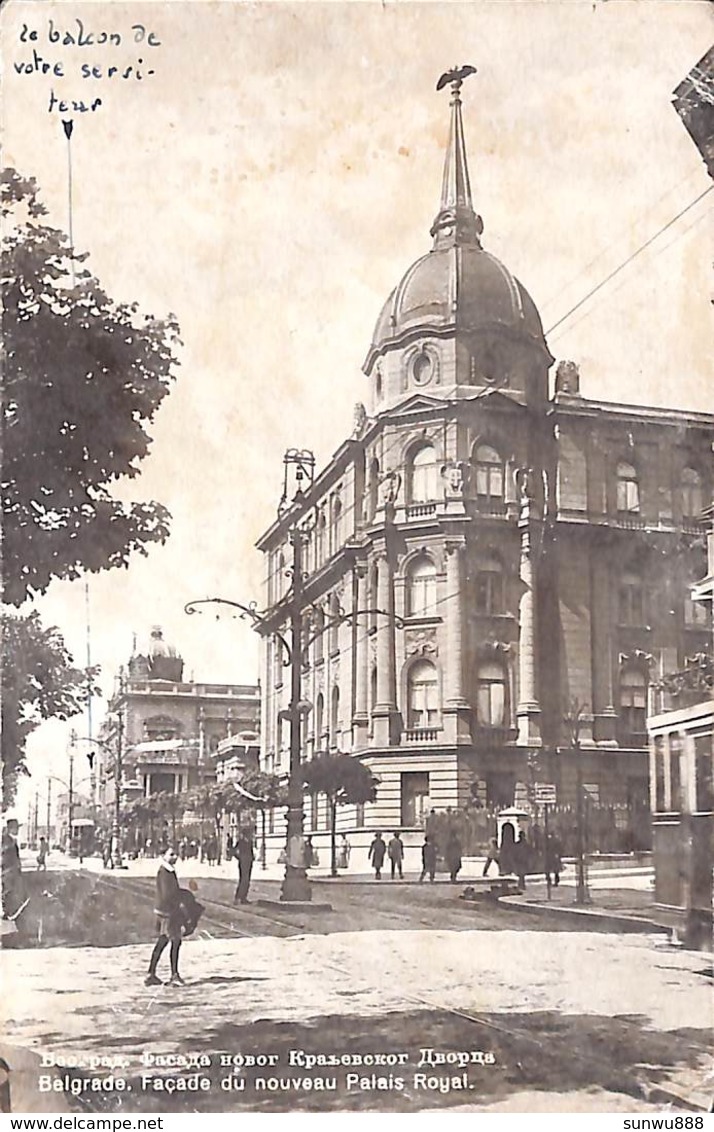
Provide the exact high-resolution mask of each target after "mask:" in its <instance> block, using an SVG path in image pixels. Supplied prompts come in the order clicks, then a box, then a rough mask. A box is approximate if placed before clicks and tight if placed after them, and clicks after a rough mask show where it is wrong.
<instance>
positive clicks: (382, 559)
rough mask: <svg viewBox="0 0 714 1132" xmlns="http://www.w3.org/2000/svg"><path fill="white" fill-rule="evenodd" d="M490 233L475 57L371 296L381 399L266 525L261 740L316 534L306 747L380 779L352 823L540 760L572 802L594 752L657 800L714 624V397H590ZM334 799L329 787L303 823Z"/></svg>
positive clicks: (489, 786) (457, 803)
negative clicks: (671, 721)
mask: <svg viewBox="0 0 714 1132" xmlns="http://www.w3.org/2000/svg"><path fill="white" fill-rule="evenodd" d="M482 233H483V222H482V220H481V218H480V216H478V214H477V213H476V210H475V208H474V206H473V201H472V194H471V187H470V181H469V173H468V165H467V155H466V146H465V142H464V134H463V124H462V106H461V99H460V83H459V81H458V80H457V81H455V82H454V83H453V84H452V101H451V133H450V139H449V144H448V149H447V153H446V158H445V168H444V178H443V185H442V192H441V200H440V203H439V208H438V211H437V215H436V218H435V220H434V223H433V225H432V227H431V232H430V235H431V237H432V247H431V250H430V251H428V252H427V253H426V254H425V255H424V256H422V257H421V258H420V259H419V260H417V262H416V263H414V264H412V265H411V266H410V267H409V269H408V270H407V271H406V273H405V274H404V275H403V276H402V278H401V280H400V282H399V283H398V285H397V286H396V287H395V289H394V291H392V293H391V294H390V296H389V297H388V299H387V302H386V304H385V306H384V308H383V310H382V312H381V314H380V316H379V318H378V320H377V324H376V328H375V331H374V335H373V339H372V342H371V344H370V347H369V350H368V352H367V357H366V360H365V363H364V366H363V369H364V373H365V376H366V381H367V385H368V387H369V409H368V410H367V409H365V408H364V407H363V406H361V405H360V406H357V409H356V413H355V428H354V432H353V434H352V436H351V437H350V438H349V439H347V440H346V441H345V442H344V443H343V444H342V445H341V447H340V448H339V449H338V450H337V452H336V453H335V455H334V457H333V459H332V460H331V461H330V463H329V465H328V467H326V468H325V469H324V471H323V472H322V473H321V474H320V475H319V476H318V477H317V478H316V480H315V481H314V483H312V484H311V485H310V486H309V487H308V488H304V490H303V491H301V492H300V494H299V495H298V496H297V497H296V500H295V502H294V503H293V504H292V506H290V507H288V508H287V509H283V511H282V513H281V515H280V516H279V518H278V519H277V521H276V522H275V523H273V524H272V526H271V527H270V528H269V529H268V530H267V531H266V532H265V534H264V535H263V536H262V538H261V539H260V540H259V542H258V547H259V549H260V550H261V551H262V552H263V554H264V555H265V557H266V560H267V571H266V576H267V594H266V603H267V605H268V607H269V609H270V611H271V612H270V616H269V620H268V628H269V629H270V630H272V633H273V635H272V636H268V637H267V638H266V642H265V654H264V670H263V688H264V697H263V707H262V711H263V721H262V765H263V768H264V769H265V770H267V771H273V772H277V773H284V772H287V770H288V765H289V752H288V726H287V724H286V723H285V722H284V720H285V712H286V709H287V707H288V703H289V699H290V687H289V684H290V675H289V674H290V669H289V668H286V667H285V663H284V660H285V655H284V649H283V647H282V645H281V643H280V640H279V638H278V636H277V635H275V634H278V633H284V632H285V631H286V627H287V624H288V620H287V619H288V599H289V587H290V578H289V576H288V570H289V567H290V565H291V562H292V559H293V550H292V545H291V538H293V539H294V538H295V537H298V538H299V539H300V541H301V546H302V553H303V570H304V576H305V583H304V585H305V606H304V619H305V633H304V647H303V650H302V654H303V655H302V658H301V665H302V672H301V678H302V685H301V698H302V700H303V701H304V704H305V706H306V710H305V712H304V713H303V720H304V722H303V735H302V756H303V758H306V759H309V758H311V757H313V756H314V755H315V754H316V753H319V752H323V751H328V750H330V751H341V752H347V753H349V754H351V755H353V756H354V757H355V758H358V759H360V760H362V761H363V762H364V763H365V764H366V765H367V766H368V767H369V768H370V769H371V770H372V771H373V773H374V774H375V775H376V776H377V778H378V779H379V789H378V798H377V801H376V803H374V804H373V805H368V806H366V807H364V808H359V807H352V808H350V807H345V808H343V809H342V811H341V813H340V817H339V822H340V828H342V829H345V830H353V831H354V830H374V829H377V828H380V829H392V828H395V829H396V828H401V829H407V830H408V829H410V828H421V827H422V823H423V820H424V817H425V814H426V813H427V812H428V811H430V810H432V809H435V810H437V811H439V810H444V809H446V808H448V807H452V808H456V807H463V806H465V805H467V804H477V805H481V806H496V807H498V806H507V805H512V804H514V803H523V802H524V801H525V800H526V798H527V795H528V791H529V789H530V787H531V786H532V785H533V782H534V781H535V780H540V781H548V782H555V783H556V786H557V788H558V796H559V800H562V801H564V802H572V801H573V800H574V797H575V783H576V778H577V775H576V759H579V760H580V770H581V773H582V778H583V781H584V782H585V783H586V784H587V788H588V791H589V793H590V796H591V797H592V798H593V799H595V800H597V801H600V802H602V803H609V802H621V803H626V802H628V801H631V802H639V803H641V804H642V805H643V806H645V807H646V805H647V798H648V754H647V733H646V732H647V729H646V704H647V695H648V688H649V686H650V685H651V684H652V682H653V680H654V679H655V678H656V677H657V676H658V675H659V674H661V672H663V671H665V670H667V669H671V668H673V667H677V666H678V665H679V666H681V664H682V663H683V661H684V658H685V657H686V656H688V655H690V654H692V653H694V652H698V651H702V650H704V649H705V648H707V647H708V642H709V639H710V628H709V625H710V614H709V612H708V611H707V610H706V609H705V608H703V607H701V606H699V605H697V604H696V603H695V602H693V601H692V600H691V596H690V592H689V588H688V587H689V583H691V582H692V581H696V580H697V579H698V578H700V577H702V576H703V574H704V573H705V558H706V555H705V549H704V542H703V535H702V524H701V520H700V518H699V516H700V513H701V511H702V504H703V500H704V499H706V498H707V497H708V496H709V495H710V494H711V490H712V470H713V469H712V440H713V439H714V417H712V416H710V415H707V414H702V413H690V412H682V411H678V410H676V409H658V408H651V407H646V406H636V405H627V404H613V403H605V402H601V401H593V400H589V399H587V398H586V397H585V396H583V394H582V392H581V389H580V375H579V372H578V368H577V366H576V365H574V364H573V363H571V362H561V363H560V364H559V365H557V367H556V368H555V375H554V380H553V381H552V382H551V380H550V378H549V373H550V370H551V367H553V365H554V359H553V357H552V356H551V354H550V351H549V349H548V345H547V342H546V340H545V336H544V333H543V328H542V324H541V320H540V317H539V314H538V311H537V309H536V306H535V304H534V302H533V300H532V299H531V297H530V296H529V294H528V292H527V291H526V290H525V288H524V287H523V285H522V284H521V283H520V282H519V281H518V280H517V279H516V278H515V276H514V275H512V274H511V272H510V271H509V270H508V269H507V268H506V267H505V266H504V265H503V264H501V263H500V262H499V261H498V260H497V259H496V258H495V257H494V256H492V255H491V254H490V253H489V252H488V251H486V250H485V249H484V247H483V246H482ZM551 385H552V393H551V391H550V389H551ZM295 532H297V534H295ZM345 614H347V615H349V617H348V618H347V619H345V617H344V615H345ZM574 716H577V719H578V735H577V742H576V743H575V744H574V743H573V739H572V736H573V729H572V719H573V717H574ZM325 823H326V814H325V812H324V810H323V809H322V808H321V804H320V802H319V801H318V802H313V803H312V806H311V810H310V812H309V813H308V815H307V820H306V826H307V828H308V830H310V831H315V830H320V829H324V828H326V826H325Z"/></svg>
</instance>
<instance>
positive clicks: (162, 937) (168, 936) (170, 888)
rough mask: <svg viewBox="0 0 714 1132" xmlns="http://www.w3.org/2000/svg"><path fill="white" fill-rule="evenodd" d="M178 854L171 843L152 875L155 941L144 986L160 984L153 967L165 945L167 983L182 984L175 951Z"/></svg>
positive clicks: (179, 934)
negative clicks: (169, 968) (168, 974)
mask: <svg viewBox="0 0 714 1132" xmlns="http://www.w3.org/2000/svg"><path fill="white" fill-rule="evenodd" d="M177 860H178V854H177V853H176V850H175V849H174V848H173V846H169V848H168V849H167V850H166V852H165V853H164V855H163V857H162V858H161V863H160V865H159V871H158V873H157V874H156V907H155V909H154V911H155V912H156V933H157V940H156V943H155V944H154V950H153V951H152V953H151V959H150V960H149V971H148V974H147V976H146V978H145V979H144V984H145V986H147V987H156V986H161V985H162V980H161V979H160V978H159V977H158V975H157V974H156V968H157V965H158V962H159V959H160V958H161V956H162V954H163V952H164V950H165V948H166V946H167V944H170V945H171V947H170V951H169V959H170V964H171V978H170V979H169V986H183V985H184V981H183V979H182V978H181V976H180V974H179V951H180V950H181V940H182V932H181V889H180V887H179V882H178V877H177V875H176V861H177Z"/></svg>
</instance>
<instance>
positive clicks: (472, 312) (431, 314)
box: [372, 244, 545, 350]
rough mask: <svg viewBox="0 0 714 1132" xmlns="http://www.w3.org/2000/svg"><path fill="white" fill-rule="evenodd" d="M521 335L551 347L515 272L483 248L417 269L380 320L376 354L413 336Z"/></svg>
mask: <svg viewBox="0 0 714 1132" xmlns="http://www.w3.org/2000/svg"><path fill="white" fill-rule="evenodd" d="M447 327H448V328H450V327H453V328H455V329H458V330H464V331H471V330H485V329H488V328H496V329H502V328H505V329H507V330H511V331H516V332H517V333H519V334H521V335H523V334H526V335H529V336H530V337H531V338H533V339H535V340H536V341H537V342H538V343H542V344H543V345H544V344H545V342H544V337H543V326H542V323H541V320H540V316H539V314H538V311H537V309H536V306H535V303H534V302H533V300H532V299H531V297H530V295H529V294H528V292H527V291H526V289H525V287H523V286H522V285H521V284H520V283H519V282H518V280H517V279H516V278H515V277H514V276H513V275H511V273H510V271H509V270H508V269H507V268H506V267H504V266H503V264H502V263H501V262H500V261H499V260H497V259H496V257H495V256H492V255H490V253H489V252H486V251H484V250H483V249H482V248H481V247H478V246H475V247H474V246H471V247H469V246H463V245H458V244H457V245H454V246H452V247H446V248H441V249H434V250H433V251H430V252H428V253H427V254H426V255H424V256H422V257H421V259H418V260H417V261H416V263H414V264H412V266H411V267H410V268H409V270H408V271H407V272H406V274H405V275H404V276H403V278H402V280H401V282H400V283H399V285H398V286H397V287H396V288H395V289H394V291H392V293H391V295H390V296H389V298H388V299H387V302H386V303H385V305H384V307H383V308H382V312H381V314H380V316H379V318H378V320H377V325H376V327H375V330H374V335H373V338H372V349H377V350H378V349H380V348H381V347H382V346H384V345H386V344H387V343H388V342H394V341H395V340H398V339H400V338H401V337H402V335H405V334H408V333H409V332H410V331H411V330H414V329H417V328H418V329H419V330H421V329H422V328H423V329H425V330H429V329H434V330H437V331H438V330H441V329H444V328H447Z"/></svg>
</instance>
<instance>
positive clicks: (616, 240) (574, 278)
mask: <svg viewBox="0 0 714 1132" xmlns="http://www.w3.org/2000/svg"><path fill="white" fill-rule="evenodd" d="M699 175H700V170H699V169H693V170H691V171H690V172H689V173H687V174H686V175H685V176H684V177H682V178H681V180H679V181H677V183H676V184H675V185H671V186H670V187H669V188H668V189H666V190H665V191H664V192H663V193H662V195H661V196H659V197H657V199H656V200H655V201H653V203H652V204H651V205H650V206H649V208H647V209H645V211H644V212H642V213H640V215H639V216H638V220H639V221H642V220H644V218H645V217H647V216H649V215H650V213H652V212H654V210H655V208H657V205H659V204H661V203H662V201H663V200H665V199H666V198H667V197H668V196H671V194H672V193H673V192H675V191H676V190H677V189H679V188H681V186H682V185H683V184H685V183H686V182H687V181H691V180H692V178H693V177H695V176H699ZM626 231H627V229H626V228H624V227H623V228H619V229H618V231H617V234H616V235H615V236H613V238H612V239H611V240H609V241H608V243H607V244H605V247H604V248H602V249H601V250H600V251H599V252H598V253H597V255H596V256H594V257H593V259H591V260H589V261H588V263H586V264H585V266H584V267H581V268H580V270H579V271H578V273H577V274H576V275H574V276H572V278H571V279H570V280H569V281H568V282H567V283H565V284H564V285H563V286H562V287H559V288H558V290H557V291H554V292H553V293H552V294H551V295H549V296H548V298H547V299H545V300H544V301H543V303H542V304H541V309H545V308H546V307H549V306H551V305H552V304H553V303H554V302H555V301H556V299H559V298H560V296H561V295H563V294H564V293H565V292H566V291H569V290H570V288H571V287H572V286H573V284H574V283H577V282H578V280H579V279H582V277H583V276H584V275H587V273H588V271H590V269H591V268H592V267H594V266H595V264H596V263H598V262H599V260H601V259H602V257H603V256H604V255H606V254H607V252H609V251H610V250H611V249H612V248H614V247H615V246H616V245H617V244H618V243H619V242H620V241H621V239H622V237H623V236H624V235H625V233H626Z"/></svg>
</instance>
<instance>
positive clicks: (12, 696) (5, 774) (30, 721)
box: [1, 611, 99, 809]
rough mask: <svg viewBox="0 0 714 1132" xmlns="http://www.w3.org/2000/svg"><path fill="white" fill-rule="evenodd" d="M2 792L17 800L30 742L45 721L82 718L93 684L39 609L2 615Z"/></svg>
mask: <svg viewBox="0 0 714 1132" xmlns="http://www.w3.org/2000/svg"><path fill="white" fill-rule="evenodd" d="M2 673H3V675H2V736H1V746H2V793H3V808H4V809H7V808H8V807H9V806H10V805H11V804H12V802H13V800H14V797H15V791H16V787H17V778H18V775H19V774H27V773H28V772H27V768H26V766H25V744H26V742H27V739H28V737H29V736H30V735H31V733H32V732H33V731H34V730H35V729H36V728H37V727H39V726H40V724H41V723H43V722H44V721H45V720H46V719H70V718H71V717H72V716H73V715H77V714H79V712H81V711H82V710H83V708H84V706H85V704H86V702H87V695H88V693H89V692H90V691H91V693H92V694H93V695H97V694H98V691H99V689H98V688H97V687H95V686H94V683H93V681H94V676H95V674H96V669H91V670H90V672H89V681H88V674H87V671H86V670H85V669H80V668H75V667H74V665H73V663H72V657H71V656H70V655H69V653H68V652H67V649H66V648H65V644H64V641H63V639H62V636H61V634H60V633H59V630H58V629H56V628H49V629H47V628H45V627H44V626H43V625H42V623H41V621H40V616H39V614H38V613H37V611H34V612H32V613H30V614H27V615H24V616H21V615H20V614H15V613H6V614H4V616H3V635H2Z"/></svg>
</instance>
